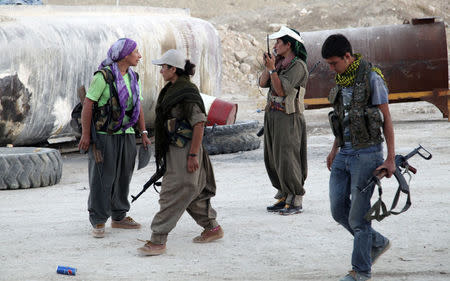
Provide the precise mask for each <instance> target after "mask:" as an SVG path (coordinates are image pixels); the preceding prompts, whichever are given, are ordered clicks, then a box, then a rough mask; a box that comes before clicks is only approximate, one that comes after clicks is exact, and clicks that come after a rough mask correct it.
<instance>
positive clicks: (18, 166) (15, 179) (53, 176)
mask: <svg viewBox="0 0 450 281" xmlns="http://www.w3.org/2000/svg"><path fill="white" fill-rule="evenodd" d="M61 175H62V158H61V154H60V153H59V151H58V150H55V149H51V148H36V147H13V148H5V147H1V148H0V190H1V189H18V188H30V187H41V186H48V185H54V184H57V183H58V182H59V181H60V179H61Z"/></svg>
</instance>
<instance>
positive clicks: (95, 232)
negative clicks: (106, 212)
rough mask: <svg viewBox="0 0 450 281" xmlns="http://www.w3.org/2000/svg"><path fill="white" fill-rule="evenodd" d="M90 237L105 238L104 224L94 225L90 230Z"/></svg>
mask: <svg viewBox="0 0 450 281" xmlns="http://www.w3.org/2000/svg"><path fill="white" fill-rule="evenodd" d="M92 236H94V237H95V238H103V237H105V224H104V223H99V224H96V225H95V226H94V228H93V229H92Z"/></svg>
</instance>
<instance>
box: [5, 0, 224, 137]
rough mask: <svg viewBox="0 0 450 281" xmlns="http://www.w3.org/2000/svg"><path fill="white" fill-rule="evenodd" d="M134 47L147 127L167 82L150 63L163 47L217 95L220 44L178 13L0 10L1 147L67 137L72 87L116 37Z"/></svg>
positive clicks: (85, 81)
mask: <svg viewBox="0 0 450 281" xmlns="http://www.w3.org/2000/svg"><path fill="white" fill-rule="evenodd" d="M121 37H129V38H132V39H133V40H135V41H136V42H137V44H138V48H139V51H140V53H141V54H142V59H141V61H140V63H139V64H138V66H137V67H136V68H135V70H136V71H137V72H138V73H139V77H140V80H141V84H142V94H143V97H144V102H143V108H144V112H145V122H146V126H147V128H151V127H152V126H153V124H154V118H155V113H154V112H155V106H156V98H157V96H158V93H159V91H160V89H161V88H162V87H163V86H164V84H165V82H164V81H163V79H162V76H161V74H160V73H159V71H160V68H159V67H158V66H156V65H153V64H152V63H151V60H152V59H156V58H159V57H160V56H161V55H162V54H163V53H164V52H165V51H167V50H168V49H178V50H181V51H182V52H183V53H184V54H185V55H186V57H187V58H189V59H190V60H191V61H192V62H193V63H194V64H195V65H196V73H195V75H194V76H193V77H192V81H193V82H194V83H195V84H196V85H197V86H198V87H199V89H200V91H201V92H202V93H205V94H207V95H212V96H217V95H219V94H220V90H221V87H220V81H221V73H222V70H221V68H222V63H221V48H220V38H219V35H218V32H217V30H216V29H215V28H214V27H213V26H212V25H211V24H210V23H209V22H207V21H204V20H201V19H198V18H193V17H190V16H189V11H188V10H184V9H164V8H151V7H124V6H120V7H83V6H81V7H80V6H77V7H64V6H27V7H25V6H13V7H11V6H0V53H1V54H2V59H1V60H0V92H1V93H2V95H0V115H1V116H0V117H1V118H0V146H1V145H5V144H7V143H12V144H14V145H15V146H18V145H20V146H23V145H34V144H36V143H40V142H43V141H46V140H47V139H48V138H50V137H52V138H57V137H64V136H67V135H73V134H74V132H73V130H72V128H71V126H70V118H71V117H70V113H71V111H72V109H73V108H74V107H75V105H76V104H77V103H78V102H79V98H78V96H77V89H78V88H79V87H80V86H81V85H85V86H86V87H88V86H89V84H90V81H91V80H92V76H93V73H94V71H96V70H97V67H98V65H99V64H100V62H101V61H102V60H103V59H105V57H106V53H107V51H108V49H109V47H110V46H111V44H112V43H114V42H115V41H116V40H117V39H119V38H121Z"/></svg>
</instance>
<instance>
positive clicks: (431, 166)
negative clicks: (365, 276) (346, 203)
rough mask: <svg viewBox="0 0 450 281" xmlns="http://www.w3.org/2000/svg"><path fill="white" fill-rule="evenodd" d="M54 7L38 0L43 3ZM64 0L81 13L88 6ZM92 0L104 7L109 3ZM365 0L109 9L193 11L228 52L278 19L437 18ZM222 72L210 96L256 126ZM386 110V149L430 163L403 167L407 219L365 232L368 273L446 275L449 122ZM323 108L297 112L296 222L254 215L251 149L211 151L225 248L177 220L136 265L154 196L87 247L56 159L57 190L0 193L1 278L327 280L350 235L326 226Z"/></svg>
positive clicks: (80, 197) (267, 192) (250, 102)
mask: <svg viewBox="0 0 450 281" xmlns="http://www.w3.org/2000/svg"><path fill="white" fill-rule="evenodd" d="M67 2H68V0H47V1H45V0H44V3H46V4H67ZM70 2H71V3H73V4H79V5H85V4H92V3H93V2H94V1H93V0H86V1H83V0H73V1H70ZM95 3H97V4H115V3H116V0H110V1H106V0H103V1H102V0H98V1H95ZM365 3H366V2H365V1H362V0H355V1H331V0H330V1H328V0H327V1H325V0H318V1H312V0H311V1H309V0H307V1H275V0H265V1H263V0H260V1H255V0H249V1H231V0H222V1H216V0H212V1H206V0H204V1H192V0H191V1H187V0H180V1H175V0H167V1H153V0H147V1H144V0H136V1H133V0H129V1H125V0H121V1H120V4H121V5H125V4H146V5H154V6H165V7H188V8H190V9H191V13H192V15H193V16H197V17H201V18H204V19H206V20H209V21H211V22H212V23H213V24H214V25H215V26H216V27H217V28H218V30H219V34H221V36H222V38H223V41H222V44H223V46H225V47H226V46H232V44H231V43H230V42H228V41H227V39H226V38H229V37H232V36H224V35H233V34H234V35H236V36H239V38H244V39H245V40H247V41H249V42H251V41H252V38H256V39H255V40H256V41H258V40H259V39H257V38H264V35H265V33H266V32H268V31H269V27H268V26H269V23H273V22H280V21H281V18H282V17H281V15H283V14H288V15H289V16H288V17H287V18H288V20H287V22H285V23H287V24H289V25H293V26H298V27H300V26H301V27H304V28H302V30H303V31H312V30H320V29H327V28H344V27H349V26H353V27H356V26H372V25H380V24H395V23H401V22H403V19H404V18H411V17H415V16H440V17H442V18H443V20H444V21H448V15H449V3H448V2H447V1H445V0H442V1H439V0H432V1H425V0H411V1H408V0H399V1H394V0H389V1H373V2H371V4H367V5H368V6H367V7H366V9H363V8H362V7H363V5H365ZM330 6H331V7H330ZM303 9H305V11H303ZM302 11H303V12H302ZM309 11H310V12H309ZM291 13H292V14H291ZM295 13H297V14H302V16H301V17H298V18H297V19H295V20H298V23H297V22H294V19H293V18H292V16H293V15H294V14H295ZM340 13H342V15H343V16H342V17H340V16H339V15H340ZM318 15H322V16H325V18H321V17H318ZM357 15H360V16H357ZM294 23H295V24H294ZM447 35H448V28H447ZM262 41H263V40H261V42H262ZM447 41H448V38H447ZM255 45H256V46H255ZM255 45H252V46H253V47H252V48H254V49H257V48H258V43H256V44H255ZM249 46H250V45H249ZM232 52H233V50H232V49H229V50H228V49H227V50H224V52H223V55H224V57H225V56H232V55H233V53H232ZM224 60H225V59H224ZM233 71H234V70H233V67H232V64H231V63H230V64H228V62H224V81H223V90H224V91H223V95H222V97H223V98H224V99H227V100H231V101H234V102H237V103H239V106H240V108H239V113H238V119H256V120H259V121H262V119H263V113H258V112H257V109H258V108H259V105H260V102H261V99H263V98H262V96H261V95H259V90H258V89H257V88H256V86H255V85H254V82H251V81H250V80H251V79H248V80H249V82H248V83H247V82H246V83H236V80H234V79H236V75H237V74H234V72H233ZM254 76H256V74H254ZM247 78H248V77H247ZM253 78H254V77H253ZM390 108H391V113H392V116H393V120H394V129H395V144H396V152H397V153H400V154H406V153H408V152H409V151H411V150H412V149H413V148H415V147H417V146H418V145H419V144H421V145H423V146H424V147H425V148H427V149H428V150H430V151H431V152H432V153H433V158H432V159H431V160H429V161H426V160H423V159H421V158H420V157H418V156H415V157H413V158H411V159H410V164H411V165H413V166H415V167H416V168H417V169H418V173H417V174H416V175H414V176H413V178H412V180H411V183H410V185H411V192H412V195H411V196H412V207H411V208H410V210H408V211H407V212H406V213H404V214H401V215H399V216H390V217H388V218H386V219H385V220H384V221H382V222H374V223H373V226H374V228H375V229H377V230H378V231H380V232H381V233H383V234H385V235H386V236H387V237H388V238H389V239H390V240H391V241H392V243H393V246H392V248H391V249H390V250H389V251H388V252H386V254H385V255H383V256H382V257H381V258H380V260H379V261H378V262H377V264H376V265H374V267H373V280H377V281H399V280H408V281H441V280H450V265H449V263H448V261H450V227H449V226H450V219H449V216H448V214H449V213H450V204H449V203H448V202H449V201H450V193H449V190H450V122H448V120H447V119H444V118H443V117H442V114H441V113H440V112H439V111H438V110H437V109H436V108H435V107H434V106H432V105H431V104H428V103H426V102H416V103H408V104H393V105H391V106H390ZM328 111H329V109H320V110H308V111H306V112H305V118H306V122H307V131H308V166H309V175H308V179H307V181H306V186H305V187H306V190H307V194H306V196H305V199H304V209H305V211H304V213H302V214H299V215H294V216H286V217H284V216H279V215H276V214H269V213H267V212H266V211H265V208H266V206H268V205H269V204H271V203H273V198H272V197H273V195H274V193H275V192H274V189H273V187H271V184H270V181H269V179H268V177H267V174H266V171H265V168H264V162H263V150H262V148H260V149H257V150H254V151H248V152H241V153H234V154H226V155H216V156H211V161H212V164H213V167H214V170H215V175H216V181H217V186H218V190H217V195H216V197H215V198H214V199H213V200H212V204H213V206H214V208H215V209H216V210H217V212H218V221H219V223H220V224H221V225H222V227H223V229H224V231H225V237H224V239H222V240H220V241H217V242H214V243H211V244H205V245H201V244H200V245H199V244H194V243H192V242H191V240H192V238H193V237H195V236H196V235H198V234H199V233H200V232H201V231H202V229H201V228H200V227H199V226H198V225H196V224H195V222H194V221H193V220H192V218H190V217H189V215H187V214H185V215H183V217H182V218H181V220H180V221H179V223H178V224H177V226H176V228H175V229H174V230H173V231H172V232H171V233H170V235H169V240H168V244H167V248H168V250H167V253H166V254H165V255H162V256H158V257H141V256H138V254H137V252H136V248H138V247H140V246H142V244H143V242H141V241H139V240H138V239H142V240H146V239H149V238H150V233H151V232H150V223H151V220H152V218H153V216H154V214H155V213H156V212H157V211H158V209H159V206H158V194H157V193H155V192H154V191H153V190H152V189H151V188H150V189H149V190H148V191H147V192H146V193H145V194H144V195H143V196H142V197H141V198H140V199H139V200H138V201H136V202H135V203H133V205H132V207H131V210H130V213H129V214H130V215H131V216H132V217H133V218H134V219H136V220H137V221H138V222H140V223H142V224H143V228H142V229H140V230H119V229H111V228H110V226H109V221H108V223H107V229H106V234H107V235H106V237H105V238H104V239H94V238H92V237H91V236H90V224H89V221H88V213H87V198H88V193H89V190H88V181H87V157H86V155H80V154H77V153H73V154H64V155H63V160H64V166H63V176H62V179H61V182H60V183H59V184H57V185H55V186H51V187H45V188H34V189H29V190H6V191H2V192H0V221H1V223H0V227H1V232H0V280H2V281H3V280H4V281H12V280H18V281H19V280H205V281H206V280H321V281H322V280H323V281H327V280H339V278H340V277H342V276H344V275H345V274H346V272H347V271H348V270H350V269H351V264H350V256H351V248H352V237H351V235H349V234H348V233H347V232H346V231H345V230H344V229H343V228H342V227H340V226H339V225H338V224H337V223H336V222H334V221H333V219H332V217H331V214H330V210H329V199H328V179H329V171H328V170H327V169H326V163H325V159H326V156H327V154H328V152H329V150H330V147H331V144H332V140H333V138H332V135H331V130H330V128H329V125H328V121H327V113H328ZM154 170H155V165H154V163H150V165H149V166H147V167H146V168H144V169H142V170H139V171H135V174H134V176H133V179H132V182H131V191H130V194H133V195H134V194H136V193H138V192H139V191H140V189H141V188H142V185H143V184H144V183H145V182H146V181H147V180H148V178H149V177H150V176H151V175H152V173H153V172H154ZM383 186H384V194H383V199H384V201H385V202H386V204H387V205H388V206H390V204H391V202H392V198H393V195H394V193H395V191H396V187H397V186H396V182H395V180H385V181H383ZM376 197H377V196H376V194H375V195H374V196H373V200H376ZM402 203H404V201H402V202H400V204H402ZM58 265H66V266H71V267H75V268H77V269H78V271H77V275H76V276H62V275H58V274H56V268H57V266H58Z"/></svg>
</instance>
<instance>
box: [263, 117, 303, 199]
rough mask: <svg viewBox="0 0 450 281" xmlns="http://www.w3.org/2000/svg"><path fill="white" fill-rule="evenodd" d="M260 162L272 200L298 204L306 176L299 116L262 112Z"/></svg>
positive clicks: (301, 122) (301, 127) (301, 125)
mask: <svg viewBox="0 0 450 281" xmlns="http://www.w3.org/2000/svg"><path fill="white" fill-rule="evenodd" d="M264 163H265V165H266V170H267V174H268V176H269V178H270V181H271V182H272V185H273V186H274V187H275V188H276V189H277V190H278V192H277V194H276V196H275V198H276V199H280V198H282V197H284V198H286V203H287V204H291V205H294V206H300V205H301V204H302V196H303V195H304V194H305V189H304V183H305V180H306V177H307V174H308V164H307V152H306V124H305V118H304V116H303V114H301V113H292V114H286V113H284V112H282V111H266V114H265V116H264Z"/></svg>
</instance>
